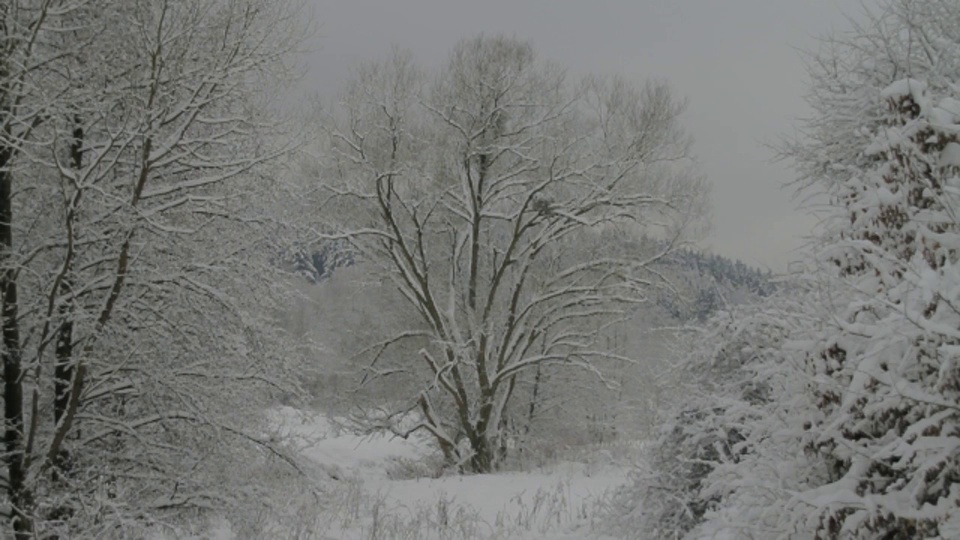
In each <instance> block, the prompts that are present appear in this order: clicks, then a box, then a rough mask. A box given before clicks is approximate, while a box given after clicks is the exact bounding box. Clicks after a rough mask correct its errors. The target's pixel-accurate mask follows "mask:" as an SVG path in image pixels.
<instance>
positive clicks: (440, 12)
mask: <svg viewBox="0 0 960 540" xmlns="http://www.w3.org/2000/svg"><path fill="white" fill-rule="evenodd" d="M312 2H314V3H315V6H316V8H315V9H316V16H317V18H318V19H319V21H320V24H321V27H320V30H319V32H318V35H317V37H316V45H315V46H316V47H317V51H316V52H314V53H312V55H311V57H310V59H309V61H308V69H309V72H308V75H307V77H306V81H305V83H306V84H307V85H308V86H309V87H310V89H311V91H315V92H318V93H319V94H320V95H323V96H332V95H334V94H335V93H336V92H337V90H338V88H339V85H340V84H341V83H342V82H343V81H344V80H345V79H346V78H347V77H348V76H349V73H350V68H351V66H353V65H355V64H356V63H357V62H359V61H362V60H367V59H376V58H380V57H383V56H384V55H385V54H387V53H388V52H389V50H390V46H391V45H393V44H397V45H400V46H402V47H405V48H409V49H411V50H412V51H413V53H414V55H415V57H416V58H418V59H419V61H420V62H421V63H422V64H424V65H427V66H433V65H438V64H440V63H441V62H443V61H444V60H445V58H446V57H447V54H448V53H449V51H450V50H451V48H452V47H453V45H454V44H455V43H456V42H457V41H459V40H460V39H463V38H467V37H473V36H475V35H477V34H479V33H486V34H500V33H502V34H506V35H509V36H515V37H517V38H520V39H525V40H528V41H530V42H531V43H532V44H533V45H534V47H535V48H536V49H537V51H538V52H539V54H540V55H541V56H543V57H545V58H549V59H551V60H554V61H557V62H559V63H561V64H563V65H565V66H566V67H567V69H568V70H569V71H570V73H571V74H573V75H580V74H586V73H601V74H611V73H620V74H622V75H625V76H627V77H630V78H633V79H637V80H644V79H647V78H656V79H665V80H667V81H669V82H670V83H671V84H672V86H673V87H674V89H675V90H676V91H677V93H678V94H679V95H681V96H685V97H687V98H688V99H689V100H690V107H689V109H688V111H687V113H686V115H685V118H684V124H685V125H686V126H687V128H688V129H689V130H690V131H691V132H692V134H693V135H694V137H695V138H696V143H695V147H694V149H695V153H696V155H697V157H698V158H699V160H700V161H701V163H702V165H703V169H704V172H706V174H707V176H708V177H709V179H710V182H711V184H712V186H713V201H714V211H713V212H714V215H713V223H714V231H713V233H712V235H711V236H710V238H708V239H707V240H706V244H705V245H706V247H709V248H710V249H712V250H713V251H715V252H717V253H720V254H723V255H726V256H730V257H734V258H739V259H741V260H743V261H744V262H747V263H750V264H754V265H759V266H763V267H769V268H771V269H773V270H775V271H777V270H782V269H784V268H785V267H786V265H787V264H788V262H789V261H791V260H794V259H796V258H797V255H796V253H795V250H796V248H797V247H798V246H799V245H800V244H801V243H802V241H803V237H804V236H805V235H806V234H808V233H809V231H810V227H811V226H812V224H813V220H812V219H811V218H810V217H807V216H806V215H805V214H804V213H803V212H801V211H799V210H797V209H796V203H795V202H794V200H793V197H792V191H791V190H790V189H787V188H783V187H782V186H783V184H784V183H785V182H788V181H789V180H791V179H792V176H793V173H792V171H790V170H789V168H788V167H787V165H786V164H783V163H774V162H773V157H774V156H773V153H772V152H771V151H770V150H769V149H767V148H766V147H765V146H764V144H765V143H770V142H775V141H776V140H777V138H778V137H779V136H781V135H784V134H787V133H789V132H790V131H791V130H792V128H793V126H795V125H796V119H797V118H798V117H800V116H803V115H804V114H806V106H805V104H804V101H803V95H804V94H805V92H806V77H805V75H804V68H803V62H802V58H801V55H800V53H799V52H798V49H799V50H810V49H811V48H814V47H815V46H816V37H817V36H820V35H823V34H825V33H827V32H829V31H830V30H831V29H842V28H843V27H844V26H845V19H844V13H856V12H857V10H858V7H857V6H858V5H859V2H858V0H722V1H721V0H672V1H671V0H471V1H461V0H312Z"/></svg>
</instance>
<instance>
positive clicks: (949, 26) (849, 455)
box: [681, 0, 960, 539]
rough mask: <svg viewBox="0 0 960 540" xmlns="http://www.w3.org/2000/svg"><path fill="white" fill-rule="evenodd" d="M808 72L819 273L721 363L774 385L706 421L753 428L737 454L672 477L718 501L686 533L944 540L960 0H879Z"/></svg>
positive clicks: (807, 184)
mask: <svg viewBox="0 0 960 540" xmlns="http://www.w3.org/2000/svg"><path fill="white" fill-rule="evenodd" d="M811 74H812V78H813V89H812V92H811V95H810V103H811V105H812V106H813V109H814V115H813V117H812V119H811V120H809V121H808V123H807V125H806V130H805V132H804V133H803V135H802V137H801V139H800V140H799V141H798V142H796V143H792V144H790V145H788V147H787V148H786V150H787V153H788V154H789V155H790V156H792V157H793V158H794V159H795V160H796V163H797V165H798V170H799V171H800V173H801V182H802V185H803V187H804V188H805V189H807V190H808V192H809V193H813V194H818V195H821V196H823V197H824V198H826V199H827V200H828V202H829V205H828V207H827V208H825V209H823V212H824V225H823V228H822V229H821V230H820V232H819V236H818V239H819V242H818V243H817V249H816V252H815V253H814V254H813V255H812V257H811V259H810V260H809V261H808V266H809V267H811V268H814V269H815V271H814V272H813V273H812V274H811V275H810V276H808V277H807V278H805V279H804V281H803V283H802V284H798V285H796V287H797V292H798V293H799V292H802V291H804V290H806V291H808V292H807V293H805V296H803V297H801V298H800V304H796V305H794V306H793V307H790V308H789V309H788V312H789V313H791V314H792V316H794V317H799V318H798V319H797V320H798V321H799V322H800V324H799V325H798V326H795V327H794V328H793V329H792V330H791V331H790V332H789V334H788V336H787V339H786V340H785V341H784V342H783V344H782V346H781V347H780V348H779V350H776V351H774V353H773V354H771V355H769V356H768V357H766V358H765V359H761V361H760V362H758V363H757V364H756V365H755V366H754V367H752V368H750V369H749V370H743V369H737V370H735V371H733V372H731V376H733V379H734V380H743V381H747V380H755V381H762V382H764V384H772V383H777V382H778V381H779V382H782V386H781V387H780V388H779V389H778V391H775V392H772V393H771V396H773V398H774V399H773V400H772V401H769V402H767V403H753V404H747V405H749V406H747V407H746V408H745V409H742V410H746V411H748V412H749V413H750V419H749V421H748V422H743V421H742V419H741V417H740V415H739V414H732V413H731V412H730V411H731V409H725V410H722V411H720V412H721V414H720V415H719V416H718V417H717V418H715V420H714V421H713V423H712V425H719V426H722V427H723V429H728V428H730V427H733V426H737V425H741V424H742V425H744V426H745V427H747V428H748V430H747V431H746V432H745V433H746V436H745V438H744V440H743V441H742V442H741V443H740V448H741V449H742V450H743V452H742V453H741V454H739V455H738V456H736V458H735V459H725V460H713V461H712V462H711V463H709V470H708V471H705V474H699V475H693V476H691V475H690V474H689V472H688V471H683V474H681V476H683V477H684V478H687V479H690V478H694V477H695V479H696V480H697V483H696V490H694V491H693V492H694V493H695V494H696V499H695V500H698V501H704V500H707V499H706V497H713V500H712V502H711V504H710V506H709V507H708V508H707V510H706V512H704V514H703V517H702V521H700V523H698V524H696V527H695V528H694V529H692V532H691V533H690V536H693V537H702V536H711V537H712V536H718V535H719V536H722V537H726V536H732V537H757V538H759V537H763V538H774V537H780V538H823V539H826V538H954V537H956V536H958V535H960V512H958V505H960V485H958V473H957V471H958V460H960V423H958V421H960V418H958V410H960V409H958V405H960V371H958V368H957V366H958V364H957V360H958V359H957V354H958V351H960V349H958V345H960V342H958V340H960V334H958V332H957V328H960V310H958V309H960V287H958V284H960V267H958V262H960V261H958V248H960V222H958V220H957V214H956V212H957V208H960V199H958V196H960V159H958V157H960V153H958V151H960V84H958V83H960V3H958V2H956V1H955V0H932V1H916V0H891V1H889V2H884V3H882V4H881V5H880V7H878V8H876V11H874V12H868V13H866V14H865V15H864V17H862V18H861V22H859V23H858V24H856V25H855V26H854V28H853V29H852V31H851V32H849V33H847V34H843V35H840V36H838V37H835V38H832V39H830V40H827V41H825V43H824V48H823V49H822V50H821V51H820V52H819V53H818V54H816V55H814V56H813V57H812V62H811ZM801 285H802V286H801ZM759 309H760V308H758V311H757V313H758V315H762V311H760V310H759ZM767 318H768V320H769V321H771V322H773V321H776V320H777V319H785V318H786V317H784V316H780V317H778V318H770V317H769V316H768V317H767ZM759 344H760V343H759V342H755V343H753V346H757V345H759ZM751 373H758V374H763V377H762V378H759V379H758V378H757V377H755V376H751ZM700 387H701V388H708V387H707V386H704V385H702V384H701V385H700ZM720 395H721V396H722V395H723V394H720ZM740 404H741V406H742V405H743V404H744V402H743V401H741V402H740ZM737 408H741V407H740V406H738V407H737ZM694 431H695V432H697V434H698V436H701V437H702V436H704V433H703V432H702V431H698V430H697V429H696V428H694ZM681 455H683V456H684V458H685V459H689V458H695V457H696V456H695V454H694V453H692V452H691V451H689V450H686V451H682V452H681Z"/></svg>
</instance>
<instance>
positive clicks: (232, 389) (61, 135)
mask: <svg viewBox="0 0 960 540" xmlns="http://www.w3.org/2000/svg"><path fill="white" fill-rule="evenodd" d="M281 4H282V5H281ZM298 5H299V4H297V3H286V2H284V3H275V2H268V1H261V0H213V1H206V0H203V1H201V0H160V1H150V2H141V1H131V2H126V1H123V2H121V1H115V0H82V1H69V2H68V1H59V0H12V1H5V2H4V3H3V4H2V6H0V271H2V275H0V290H2V297H3V298H2V302H3V307H2V330H3V347H2V358H3V367H4V372H3V381H4V392H3V401H4V410H5V429H4V445H5V446H4V452H3V464H4V467H5V469H6V474H5V475H4V477H3V489H4V497H3V505H4V511H5V512H6V513H7V514H6V520H7V523H8V525H9V526H10V528H11V530H12V531H13V532H14V534H15V536H16V537H17V538H33V537H34V536H35V535H40V536H45V535H49V534H61V535H64V536H87V537H109V536H121V537H129V536H138V535H140V534H141V533H137V532H134V531H136V530H137V529H136V527H138V526H139V525H142V524H146V523H152V524H163V523H170V519H171V517H172V516H184V515H188V514H189V513H190V512H194V511H198V510H204V509H213V508H221V509H223V510H224V511H229V509H230V508H231V506H232V505H235V504H237V503H238V502H239V501H240V500H241V499H243V500H247V501H252V500H256V499H257V495H256V490H257V488H256V487H255V486H244V485H243V484H242V483H237V482H236V481H234V480H231V479H232V478H234V475H232V474H231V471H230V468H229V467H230V464H231V463H237V462H247V463H249V462H251V461H253V460H255V459H256V455H257V454H258V453H263V452H267V453H270V452H273V453H276V455H280V454H282V450H281V449H280V448H279V447H276V446H275V445H273V444H272V443H271V442H270V441H269V439H268V437H267V435H266V433H265V432H264V431H263V430H261V429H260V427H259V426H258V423H257V422H256V420H255V419H256V417H258V416H259V415H260V414H261V413H262V408H263V406H264V405H265V404H266V403H267V399H268V398H269V396H270V393H271V392H274V391H279V390H276V389H277V388H282V387H287V386H288V382H289V381H291V380H292V377H290V376H289V374H288V373H287V372H286V371H287V368H286V367H285V366H286V363H285V357H284V354H283V351H281V350H280V349H281V348H282V347H283V344H282V342H281V340H280V339H279V338H280V336H279V335H278V334H276V333H275V332H274V331H273V330H272V328H273V323H272V320H271V318H272V316H273V315H274V311H272V310H271V306H273V305H274V303H275V302H276V301H277V299H278V296H279V295H278V294H277V291H275V290H273V287H274V283H273V281H272V279H271V278H270V276H269V274H268V272H269V264H268V263H269V261H268V255H269V254H270V253H272V252H273V250H274V249H275V248H274V247H273V246H271V245H270V239H271V236H273V235H274V234H275V233H276V228H275V226H274V222H275V219H274V217H273V216H271V215H268V214H267V212H266V210H267V209H269V208H271V205H270V202H271V201H272V200H274V199H275V194H274V193H275V192H274V191H273V190H271V189H270V178H271V175H273V174H276V171H270V170H268V169H267V167H268V166H271V167H272V166H273V165H272V164H273V163H274V161H275V158H277V157H279V156H281V155H283V154H284V153H285V151H286V145H285V144H283V143H278V141H280V140H281V139H280V137H279V131H278V129H277V127H278V126H277V124H276V121H275V119H273V118H270V115H269V113H268V107H267V106H266V105H267V103H265V102H260V101H258V99H259V98H260V96H261V95H262V93H261V92H260V90H262V88H263V86H262V85H264V84H276V82H277V81H278V80H280V79H278V76H284V75H285V71H286V69H287V67H288V66H289V61H288V59H287V57H286V56H285V55H286V53H287V52H289V51H291V50H292V48H293V47H294V45H295V43H296V35H295V34H296V32H295V30H294V29H296V28H302V26H300V25H299V24H298V23H297V17H298V13H299V10H300V8H299V7H298Z"/></svg>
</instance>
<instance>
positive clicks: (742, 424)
mask: <svg viewBox="0 0 960 540" xmlns="http://www.w3.org/2000/svg"><path fill="white" fill-rule="evenodd" d="M792 305H793V302H790V301H788V300H787V299H785V298H783V297H781V296H775V297H772V298H769V299H767V300H765V301H764V302H763V303H761V304H760V305H750V306H741V307H738V308H736V309H734V310H731V311H729V312H720V313H718V314H717V315H716V316H714V317H713V318H711V319H710V320H709V321H708V323H707V325H706V327H705V328H703V329H700V330H698V331H696V332H694V334H693V335H692V336H691V337H690V342H691V343H693V344H695V345H694V346H693V348H692V351H691V352H690V354H689V355H688V356H687V358H686V359H685V360H684V361H683V362H682V364H681V366H680V369H681V371H682V375H681V380H682V381H683V383H682V388H681V390H680V391H679V392H677V393H676V396H677V398H676V399H675V404H674V406H673V407H671V408H670V409H669V410H668V412H667V413H666V414H665V415H664V416H665V420H664V422H663V425H662V429H661V434H660V437H659V439H658V441H657V442H656V444H654V445H653V446H652V447H651V448H650V451H649V455H648V456H647V457H648V459H649V465H650V470H648V471H637V472H636V473H635V477H634V481H633V482H632V483H631V484H629V485H628V486H626V487H625V488H623V489H622V490H621V491H620V493H619V494H618V496H617V497H615V499H614V501H613V505H614V513H615V514H617V519H616V521H617V522H618V526H619V528H620V529H621V532H625V531H636V533H637V534H639V536H640V537H658V538H662V537H671V536H672V537H679V536H682V535H683V534H684V533H686V532H687V531H689V530H690V529H692V528H693V527H694V526H696V525H697V524H698V523H700V522H701V521H702V520H703V518H704V516H705V514H706V513H707V511H709V510H710V509H712V508H714V507H715V506H716V505H717V503H718V502H719V501H720V500H721V499H722V498H723V497H724V496H726V495H727V494H728V492H729V489H723V488H720V489H718V487H719V486H716V485H714V484H707V483H705V481H706V480H707V478H708V477H709V476H710V475H712V474H714V473H715V471H716V470H718V469H719V468H722V467H724V466H727V465H735V464H737V463H739V462H741V461H742V460H743V459H744V458H745V457H747V456H748V455H749V454H751V453H752V452H754V447H755V445H756V444H757V441H758V440H760V441H762V440H763V439H764V438H765V437H766V435H765V433H766V431H765V429H764V428H765V426H766V424H765V423H764V420H765V419H767V418H768V417H769V416H771V414H772V413H771V410H770V408H771V404H772V403H775V402H776V398H777V396H778V395H779V394H780V393H782V392H783V391H784V390H785V388H786V386H787V385H788V384H789V383H790V378H789V377H784V376H780V377H776V376H770V374H769V373H767V371H768V368H767V366H770V365H774V366H780V365H782V364H783V363H784V362H785V358H786V357H785V355H784V352H783V346H784V343H785V342H786V341H787V339H788V338H789V337H790V335H791V333H792V332H795V331H796V329H797V328H801V327H802V326H803V324H804V322H805V321H806V320H805V319H802V318H800V317H798V316H797V313H798V312H797V311H793V310H790V309H785V306H792ZM781 371H782V370H781ZM755 432H756V433H755Z"/></svg>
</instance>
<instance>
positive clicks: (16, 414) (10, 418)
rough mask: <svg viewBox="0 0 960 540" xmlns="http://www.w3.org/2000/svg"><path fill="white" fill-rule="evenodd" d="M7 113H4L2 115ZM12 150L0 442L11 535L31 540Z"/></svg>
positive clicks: (1, 223) (3, 150)
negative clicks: (0, 440)
mask: <svg viewBox="0 0 960 540" xmlns="http://www.w3.org/2000/svg"><path fill="white" fill-rule="evenodd" d="M5 112H6V111H5ZM12 159H13V148H11V147H9V146H4V147H0V261H2V266H3V269H2V275H0V294H2V295H3V306H2V308H0V317H2V319H3V322H2V328H3V330H2V331H3V351H2V358H3V410H4V420H5V421H6V429H5V430H4V435H3V442H4V450H5V452H6V461H7V463H6V465H7V474H8V478H7V491H8V496H9V499H10V503H11V505H12V506H13V509H12V511H11V516H12V520H13V530H14V535H15V538H17V540H21V539H23V540H26V539H28V538H31V537H32V536H33V521H32V520H31V518H30V517H29V516H30V507H31V506H32V497H31V495H30V492H29V490H28V489H27V488H26V486H25V485H24V481H25V480H26V470H25V468H24V437H23V381H22V375H23V366H22V356H21V351H20V327H19V321H18V320H17V309H18V306H17V282H16V277H15V276H16V269H15V268H13V264H12V260H11V259H12V253H13V226H12V222H13V175H12V174H11V173H10V169H9V167H10V165H11V163H10V162H11V161H12Z"/></svg>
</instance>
